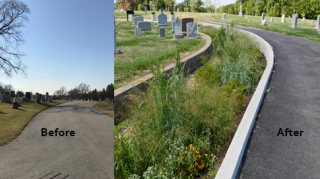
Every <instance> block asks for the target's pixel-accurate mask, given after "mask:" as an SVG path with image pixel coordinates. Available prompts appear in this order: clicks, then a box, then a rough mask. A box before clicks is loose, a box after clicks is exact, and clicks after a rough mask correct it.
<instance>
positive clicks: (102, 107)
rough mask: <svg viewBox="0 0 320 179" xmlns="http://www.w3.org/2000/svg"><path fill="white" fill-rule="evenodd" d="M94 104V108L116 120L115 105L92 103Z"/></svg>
mask: <svg viewBox="0 0 320 179" xmlns="http://www.w3.org/2000/svg"><path fill="white" fill-rule="evenodd" d="M90 102H91V103H92V104H93V107H94V108H96V110H98V111H99V112H101V113H103V114H105V115H107V116H109V117H112V118H114V104H112V103H111V104H109V103H100V102H96V101H90Z"/></svg>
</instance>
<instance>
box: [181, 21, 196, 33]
mask: <svg viewBox="0 0 320 179" xmlns="http://www.w3.org/2000/svg"><path fill="white" fill-rule="evenodd" d="M189 22H194V20H193V18H183V19H181V27H182V34H183V35H187V23H189Z"/></svg>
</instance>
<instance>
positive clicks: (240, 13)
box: [239, 3, 242, 17]
mask: <svg viewBox="0 0 320 179" xmlns="http://www.w3.org/2000/svg"><path fill="white" fill-rule="evenodd" d="M239 16H241V17H242V3H241V4H240V10H239Z"/></svg>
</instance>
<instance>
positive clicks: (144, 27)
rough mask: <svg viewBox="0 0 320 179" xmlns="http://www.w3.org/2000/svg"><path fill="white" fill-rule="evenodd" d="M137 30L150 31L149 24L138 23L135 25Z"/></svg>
mask: <svg viewBox="0 0 320 179" xmlns="http://www.w3.org/2000/svg"><path fill="white" fill-rule="evenodd" d="M137 26H138V27H139V28H141V31H150V30H151V22H143V21H142V22H141V21H140V22H138V25H137Z"/></svg>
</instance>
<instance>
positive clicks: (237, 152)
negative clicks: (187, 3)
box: [198, 22, 274, 179]
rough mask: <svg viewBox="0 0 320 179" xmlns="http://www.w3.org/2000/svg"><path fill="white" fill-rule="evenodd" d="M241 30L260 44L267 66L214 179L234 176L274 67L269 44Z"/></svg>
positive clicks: (225, 178)
mask: <svg viewBox="0 0 320 179" xmlns="http://www.w3.org/2000/svg"><path fill="white" fill-rule="evenodd" d="M198 23H199V24H202V25H210V26H216V27H220V25H213V24H210V23H204V22H198ZM239 30H240V31H241V32H243V33H246V34H248V35H249V36H250V37H252V38H253V39H254V40H255V41H256V42H257V43H258V44H259V46H260V51H261V52H262V53H263V54H264V56H265V57H266V60H267V67H266V69H265V70H264V73H263V75H262V77H261V79H260V82H259V84H258V86H257V89H256V91H255V92H254V94H253V96H252V98H251V101H250V103H249V105H248V107H247V109H246V111H245V113H244V115H243V118H242V120H241V123H240V125H239V127H238V129H237V131H236V133H235V135H234V137H233V139H232V141H231V144H230V146H229V149H228V151H227V154H226V156H225V158H224V160H223V162H222V164H221V166H220V169H219V171H218V173H217V175H216V179H229V178H235V177H236V175H237V172H238V169H239V165H240V163H241V160H242V157H243V153H244V150H245V148H246V145H247V142H248V139H249V136H250V133H251V131H252V127H253V124H254V122H255V119H256V116H257V114H258V111H259V109H260V105H261V103H262V100H263V97H264V94H265V91H266V88H267V86H268V83H269V81H270V78H271V75H272V71H273V67H274V52H273V50H272V47H271V45H270V44H269V43H268V42H266V41H265V40H263V39H262V38H261V37H259V36H257V35H256V34H254V33H251V32H248V31H245V30H241V29H239Z"/></svg>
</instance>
